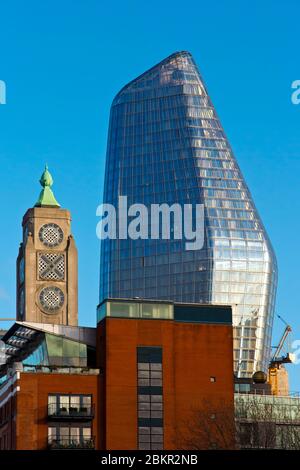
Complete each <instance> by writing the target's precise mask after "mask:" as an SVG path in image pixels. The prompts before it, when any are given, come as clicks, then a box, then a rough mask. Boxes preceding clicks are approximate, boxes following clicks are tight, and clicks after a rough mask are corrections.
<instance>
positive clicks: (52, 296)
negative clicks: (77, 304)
mask: <svg viewBox="0 0 300 470" xmlns="http://www.w3.org/2000/svg"><path fill="white" fill-rule="evenodd" d="M39 301H40V304H41V306H42V309H43V310H45V312H47V313H54V312H56V311H57V310H59V309H60V308H61V307H62V306H63V304H64V301H65V296H64V293H63V291H62V290H61V289H59V288H58V287H52V286H51V287H45V288H44V289H42V290H41V292H40V295H39Z"/></svg>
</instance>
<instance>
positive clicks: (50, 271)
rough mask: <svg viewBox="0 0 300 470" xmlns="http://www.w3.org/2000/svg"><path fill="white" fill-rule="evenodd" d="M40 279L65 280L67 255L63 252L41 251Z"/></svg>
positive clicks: (39, 258) (39, 262)
mask: <svg viewBox="0 0 300 470" xmlns="http://www.w3.org/2000/svg"><path fill="white" fill-rule="evenodd" d="M38 260H39V261H38V272H39V279H42V280H44V281H63V280H64V278H65V256H64V254H62V253H55V252H52V253H39V257H38Z"/></svg>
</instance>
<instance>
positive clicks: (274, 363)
mask: <svg viewBox="0 0 300 470" xmlns="http://www.w3.org/2000/svg"><path fill="white" fill-rule="evenodd" d="M277 317H278V318H279V319H280V320H281V321H282V322H283V323H284V324H285V325H286V326H285V330H284V332H283V335H282V336H281V339H280V341H279V344H278V346H277V347H276V350H275V352H274V354H273V357H272V359H271V362H270V367H277V368H278V367H279V366H280V364H288V363H291V362H293V359H294V354H292V353H290V352H287V353H286V354H285V355H283V356H280V354H281V352H282V349H283V347H284V345H285V343H286V340H287V338H288V336H289V334H290V333H291V331H292V327H291V325H289V324H288V323H287V322H286V321H285V320H284V319H283V318H282V317H281V316H280V315H277Z"/></svg>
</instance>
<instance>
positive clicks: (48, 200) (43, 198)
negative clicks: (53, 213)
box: [35, 165, 60, 207]
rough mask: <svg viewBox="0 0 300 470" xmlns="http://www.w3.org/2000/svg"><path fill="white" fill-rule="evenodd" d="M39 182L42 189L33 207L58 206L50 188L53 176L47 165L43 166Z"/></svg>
mask: <svg viewBox="0 0 300 470" xmlns="http://www.w3.org/2000/svg"><path fill="white" fill-rule="evenodd" d="M40 184H41V186H42V188H43V189H42V191H41V193H40V196H39V199H38V201H37V203H36V204H35V207H43V206H48V207H60V205H59V204H58V202H57V200H56V199H55V196H54V194H53V191H52V189H51V186H52V185H53V178H52V176H51V173H50V171H49V170H48V165H46V166H45V170H44V172H43V174H42V176H41V179H40Z"/></svg>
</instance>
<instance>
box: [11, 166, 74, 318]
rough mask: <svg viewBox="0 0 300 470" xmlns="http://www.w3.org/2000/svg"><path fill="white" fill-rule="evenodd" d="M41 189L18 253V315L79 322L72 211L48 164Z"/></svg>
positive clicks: (27, 217)
mask: <svg viewBox="0 0 300 470" xmlns="http://www.w3.org/2000/svg"><path fill="white" fill-rule="evenodd" d="M40 183H41V186H42V191H41V194H40V197H39V199H38V201H37V203H36V204H35V206H34V207H33V208H32V209H28V211H27V212H26V214H25V215H24V217H23V223H22V226H23V241H22V243H21V245H20V249H19V255H18V258H17V320H18V321H26V322H37V323H52V324H57V325H71V326H77V322H78V292H77V291H78V281H77V249H76V245H75V242H74V239H73V236H72V234H71V215H70V212H69V211H68V210H66V209H61V208H60V205H59V204H58V202H57V201H56V199H55V197H54V194H53V192H52V189H51V186H52V184H53V179H52V176H51V174H50V172H49V170H48V168H47V166H46V168H45V171H44V173H43V174H42V176H41V179H40Z"/></svg>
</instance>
